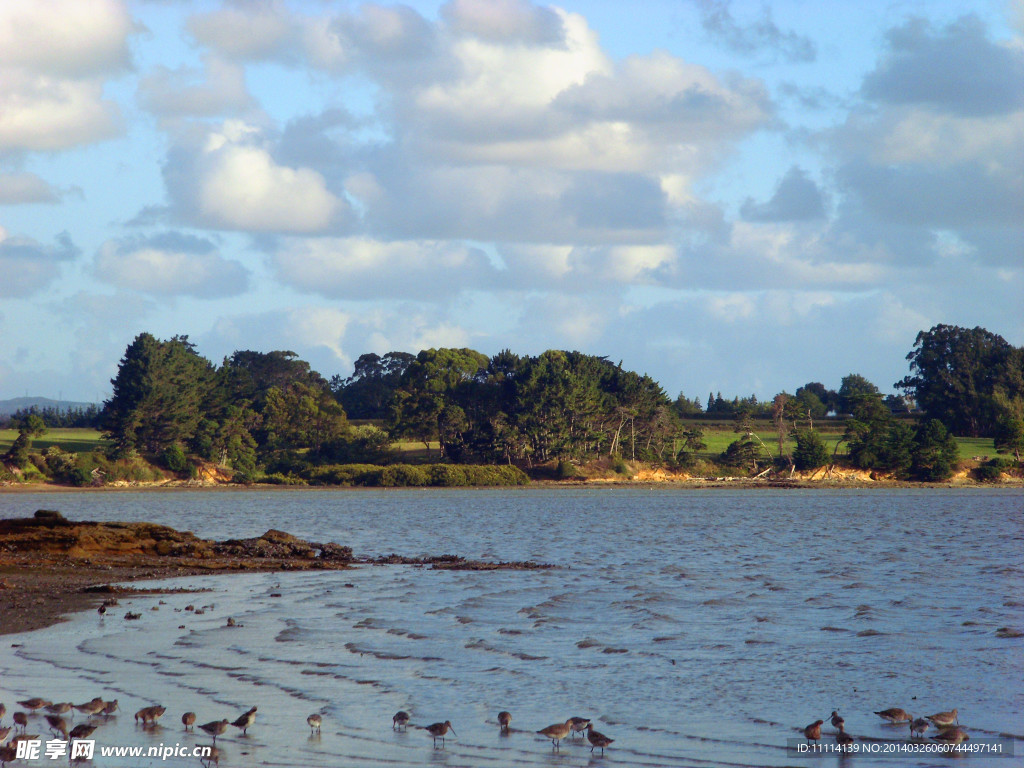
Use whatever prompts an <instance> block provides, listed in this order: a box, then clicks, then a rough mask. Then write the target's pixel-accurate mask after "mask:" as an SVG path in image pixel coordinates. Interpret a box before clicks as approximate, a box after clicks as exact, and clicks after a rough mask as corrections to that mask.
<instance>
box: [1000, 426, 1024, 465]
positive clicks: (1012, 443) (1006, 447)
mask: <svg viewBox="0 0 1024 768" xmlns="http://www.w3.org/2000/svg"><path fill="white" fill-rule="evenodd" d="M994 440H995V446H996V452H997V453H1012V454H1013V456H1014V458H1015V459H1016V460H1017V463H1018V464H1019V463H1020V454H1021V451H1024V418H1021V417H1019V416H1004V417H1003V418H1001V419H1000V420H999V422H998V423H997V424H996V433H995V438H994Z"/></svg>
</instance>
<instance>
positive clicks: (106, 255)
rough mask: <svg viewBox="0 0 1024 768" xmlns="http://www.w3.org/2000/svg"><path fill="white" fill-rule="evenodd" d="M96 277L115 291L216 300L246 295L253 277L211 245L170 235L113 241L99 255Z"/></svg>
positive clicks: (108, 242) (100, 250)
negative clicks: (115, 288)
mask: <svg viewBox="0 0 1024 768" xmlns="http://www.w3.org/2000/svg"><path fill="white" fill-rule="evenodd" d="M96 274H97V276H98V277H99V278H100V279H101V280H103V281H105V282H107V283H110V284H112V285H116V286H118V287H120V288H127V289H130V290H134V291H140V292H142V293H147V294H150V295H154V296H179V295H187V296H196V297H199V298H217V297H222V296H234V295H237V294H239V293H243V292H244V291H245V290H246V288H247V287H248V280H249V274H248V272H247V270H246V269H245V268H244V267H243V266H242V265H241V264H239V263H238V262H237V261H231V260H228V259H225V258H224V257H223V256H221V255H220V254H219V253H217V251H216V248H215V246H214V245H213V244H212V243H210V242H209V241H206V240H201V239H199V238H195V237H188V236H182V235H174V234H167V235H163V236H157V237H152V238H146V239H137V238H131V239H127V240H121V241H115V240H108V241H107V242H105V243H104V244H103V245H102V246H100V249H99V252H98V253H97V255H96Z"/></svg>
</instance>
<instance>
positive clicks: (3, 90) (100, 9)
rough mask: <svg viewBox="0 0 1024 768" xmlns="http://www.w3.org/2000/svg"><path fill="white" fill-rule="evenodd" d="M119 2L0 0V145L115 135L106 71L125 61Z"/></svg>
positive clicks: (125, 32)
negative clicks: (106, 92) (23, 0)
mask: <svg viewBox="0 0 1024 768" xmlns="http://www.w3.org/2000/svg"><path fill="white" fill-rule="evenodd" d="M134 31H135V29H134V26H133V24H132V21H131V18H130V17H129V15H128V12H127V10H126V9H125V7H124V4H123V3H121V2H116V0H97V2H95V3H88V4H85V3H80V2H76V1H75V0H52V1H51V2H45V3H2V4H0V103H2V104H3V105H4V108H3V109H2V110H0V152H3V151H5V150H6V151H8V152H10V151H26V150H29V151H32V150H41V151H49V150H61V149H66V148H68V147H73V146H78V145H81V144H88V143H91V142H95V141H99V140H101V139H106V138H109V137H111V136H113V135H114V134H115V133H117V131H118V130H119V128H120V123H119V119H120V112H119V110H118V108H117V105H116V104H115V103H114V102H113V101H112V100H110V99H108V98H105V97H104V94H103V85H104V78H105V77H107V76H110V75H114V74H117V73H120V72H122V71H124V70H125V69H126V68H127V67H128V66H129V64H130V56H129V52H128V36H129V35H130V34H131V33H133V32H134Z"/></svg>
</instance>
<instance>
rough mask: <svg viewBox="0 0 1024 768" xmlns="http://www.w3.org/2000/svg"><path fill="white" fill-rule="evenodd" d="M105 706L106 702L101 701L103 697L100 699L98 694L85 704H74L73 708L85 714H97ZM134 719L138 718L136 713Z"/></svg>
mask: <svg viewBox="0 0 1024 768" xmlns="http://www.w3.org/2000/svg"><path fill="white" fill-rule="evenodd" d="M105 706H107V704H106V702H105V701H103V699H101V698H100V697H99V696H97V697H96V698H95V699H93V700H92V701H87V702H85V704H75V709H77V710H78V711H79V712H84V713H85V714H87V715H98V714H99V713H100V712H102V711H103V708H104V707H105ZM135 719H136V720H138V719H139V718H138V715H136V716H135Z"/></svg>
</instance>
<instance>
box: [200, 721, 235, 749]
mask: <svg viewBox="0 0 1024 768" xmlns="http://www.w3.org/2000/svg"><path fill="white" fill-rule="evenodd" d="M199 727H200V728H202V729H203V730H204V731H206V732H207V733H208V734H210V735H211V736H213V743H214V744H216V743H217V737H218V736H220V735H221V734H222V733H224V731H226V730H227V729H228V719H227V718H226V717H225V718H224V719H223V720H213V721H212V722H209V723H204V724H203V725H200V726H199Z"/></svg>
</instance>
